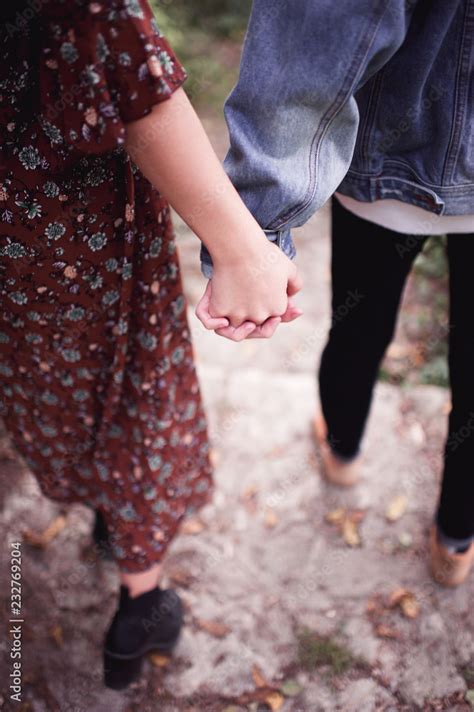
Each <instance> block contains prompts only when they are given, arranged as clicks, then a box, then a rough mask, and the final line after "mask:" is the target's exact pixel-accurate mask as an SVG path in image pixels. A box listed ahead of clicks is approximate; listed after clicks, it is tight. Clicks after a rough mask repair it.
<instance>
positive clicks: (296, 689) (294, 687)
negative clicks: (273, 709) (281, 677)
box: [280, 680, 303, 697]
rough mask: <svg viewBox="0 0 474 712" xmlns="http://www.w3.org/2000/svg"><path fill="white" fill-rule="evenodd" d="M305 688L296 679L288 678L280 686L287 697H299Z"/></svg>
mask: <svg viewBox="0 0 474 712" xmlns="http://www.w3.org/2000/svg"><path fill="white" fill-rule="evenodd" d="M302 690H303V688H302V687H301V685H300V684H299V682H297V681H296V680H287V681H286V682H285V683H284V684H283V685H282V686H281V688H280V691H281V692H282V693H283V694H284V695H285V697H297V696H298V695H299V694H300V692H302Z"/></svg>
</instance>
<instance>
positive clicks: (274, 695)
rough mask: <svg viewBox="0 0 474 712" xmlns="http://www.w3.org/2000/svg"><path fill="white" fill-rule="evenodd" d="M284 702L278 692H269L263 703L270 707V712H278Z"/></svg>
mask: <svg viewBox="0 0 474 712" xmlns="http://www.w3.org/2000/svg"><path fill="white" fill-rule="evenodd" d="M284 701H285V698H284V697H283V695H282V694H281V693H280V692H270V693H269V694H268V695H267V696H266V697H265V702H266V703H267V705H268V706H269V707H270V709H271V711H272V712H278V710H279V709H281V707H282V706H283V703H284Z"/></svg>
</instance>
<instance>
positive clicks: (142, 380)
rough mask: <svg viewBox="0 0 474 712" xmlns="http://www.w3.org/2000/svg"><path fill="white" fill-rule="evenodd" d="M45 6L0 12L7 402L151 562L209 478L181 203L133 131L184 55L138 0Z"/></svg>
mask: <svg viewBox="0 0 474 712" xmlns="http://www.w3.org/2000/svg"><path fill="white" fill-rule="evenodd" d="M36 20H37V21H35V22H34V23H30V24H29V25H28V28H27V29H26V30H25V31H24V32H23V33H22V36H21V37H18V36H17V35H15V36H12V37H9V36H8V33H7V32H6V31H5V29H2V30H0V33H3V35H4V36H3V37H2V48H3V49H2V55H3V57H2V59H3V61H2V69H1V70H0V133H1V136H0V141H1V148H0V297H1V311H0V377H1V380H0V414H1V416H2V417H3V418H4V420H5V423H6V426H7V428H8V430H9V433H10V434H11V437H12V439H13V441H14V443H15V445H16V447H17V449H18V450H19V452H20V453H21V454H22V455H23V457H24V459H25V461H26V462H27V464H28V465H29V467H30V468H31V470H32V471H33V473H34V474H35V475H36V477H37V479H38V481H39V484H40V487H41V489H42V491H43V492H44V493H45V494H46V495H47V496H48V497H50V498H52V499H55V500H58V501H61V502H82V503H84V504H88V505H90V506H92V507H94V508H100V509H101V510H102V512H103V514H104V516H105V519H106V522H107V525H108V527H109V530H110V533H111V539H112V543H113V551H114V555H115V558H116V560H117V562H118V565H119V567H120V568H121V570H123V571H128V572H138V571H143V570H145V569H147V568H148V567H149V566H151V565H152V564H153V563H155V562H157V561H159V560H160V559H161V558H162V556H163V554H164V552H165V551H166V548H167V546H168V544H169V543H170V541H171V539H172V538H173V536H174V534H175V532H176V530H177V527H178V526H179V524H180V522H181V520H182V518H183V517H184V516H185V514H186V513H189V512H190V511H193V510H195V509H197V508H198V507H200V506H202V505H203V504H204V503H205V502H207V501H208V500H209V498H210V495H211V491H212V478H211V470H210V465H209V459H208V449H209V446H208V440H207V432H206V421H205V416H204V413H203V409H202V405H201V399H200V393H199V386H198V382H197V378H196V373H195V367H194V362H193V352H192V346H191V341H190V334H189V329H188V324H187V320H186V304H185V299H184V297H183V293H182V287H181V281H180V273H179V264H178V259H177V255H176V249H175V243H174V235H173V230H172V225H171V221H170V212H169V208H168V205H167V203H166V202H165V200H164V199H163V198H162V197H161V196H160V195H159V194H158V193H157V192H156V191H155V190H154V189H153V188H152V186H151V185H150V183H149V182H148V181H147V180H146V179H145V178H144V177H143V175H142V174H141V173H140V172H139V170H138V169H137V168H136V167H135V166H134V165H133V164H132V163H131V161H130V159H129V157H128V155H127V154H126V152H125V151H124V148H123V143H124V135H125V124H126V123H127V122H129V121H132V120H135V119H138V118H140V117H142V116H145V115H146V114H147V113H148V112H149V111H151V109H152V107H153V105H154V104H156V103H158V102H160V101H163V100H166V99H167V98H168V97H169V96H170V95H171V93H172V92H173V91H174V90H175V89H177V88H178V87H179V86H180V85H181V84H182V82H183V81H184V79H185V73H184V71H183V69H182V67H181V66H180V64H179V62H178V60H177V58H176V57H175V56H174V54H173V52H172V50H171V49H170V47H169V46H168V44H167V42H166V40H165V39H164V38H163V37H162V35H161V34H160V32H159V30H158V28H157V27H156V24H155V21H154V19H153V16H152V14H151V11H150V8H149V6H148V4H147V3H146V2H144V1H143V0H113V1H112V2H103V3H94V2H93V3H85V2H81V1H79V2H78V1H77V0H76V1H75V2H71V3H69V2H68V3H65V2H60V1H59V2H54V3H53V2H45V3H43V4H42V9H41V10H40V12H39V15H38V18H36Z"/></svg>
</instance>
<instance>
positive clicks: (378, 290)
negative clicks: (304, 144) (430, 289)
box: [319, 199, 474, 540]
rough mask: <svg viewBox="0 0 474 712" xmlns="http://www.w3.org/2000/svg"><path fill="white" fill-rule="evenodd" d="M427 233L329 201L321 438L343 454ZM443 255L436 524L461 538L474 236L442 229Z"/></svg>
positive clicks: (470, 460) (473, 524)
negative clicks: (387, 224)
mask: <svg viewBox="0 0 474 712" xmlns="http://www.w3.org/2000/svg"><path fill="white" fill-rule="evenodd" d="M426 239H427V238H426V237H424V236H418V235H406V234H402V233H397V232H394V231H392V230H387V229H385V228H383V227H379V226H378V225H375V224H373V223H371V222H368V221H366V220H363V219H362V218H359V217H357V216H355V215H353V214H352V213H350V212H349V211H347V210H345V209H344V208H343V207H342V206H341V205H340V203H339V202H338V201H337V200H336V199H333V205H332V265H331V267H332V325H331V330H330V333H329V340H328V343H327V345H326V348H325V350H324V352H323V355H322V359H321V366H320V372H319V382H320V393H321V404H322V409H323V415H324V418H325V420H326V423H327V426H328V433H329V437H328V440H329V442H330V444H331V446H332V448H333V450H334V452H335V453H336V454H338V455H340V456H341V457H343V458H347V459H350V458H351V457H353V456H354V455H356V454H357V452H358V449H359V445H360V441H361V438H362V434H363V431H364V427H365V423H366V419H367V416H368V413H369V408H370V403H371V399H372V392H373V388H374V384H375V381H376V379H377V375H378V370H379V366H380V362H381V360H382V358H383V355H384V353H385V350H386V348H387V346H388V345H389V343H390V341H391V339H392V337H393V332H394V329H395V323H396V318H397V312H398V308H399V305H400V299H401V295H402V292H403V288H404V285H405V282H406V279H407V276H408V274H409V272H410V269H411V267H412V265H413V262H414V260H415V258H416V256H417V255H418V254H419V252H420V251H421V249H422V248H423V245H424V243H425V241H426ZM448 259H449V271H450V317H449V371H450V382H451V389H452V404H453V408H452V411H451V414H450V417H449V434H448V439H447V442H446V447H445V457H444V473H443V483H442V490H441V498H440V505H439V510H438V524H439V526H440V528H441V530H442V532H443V533H444V534H445V535H446V536H447V537H450V538H453V539H458V540H465V539H469V538H470V537H472V536H473V535H474V234H469V235H466V234H463V235H457V234H456V235H449V236H448ZM439 336H440V338H442V336H443V335H442V334H440V335H439Z"/></svg>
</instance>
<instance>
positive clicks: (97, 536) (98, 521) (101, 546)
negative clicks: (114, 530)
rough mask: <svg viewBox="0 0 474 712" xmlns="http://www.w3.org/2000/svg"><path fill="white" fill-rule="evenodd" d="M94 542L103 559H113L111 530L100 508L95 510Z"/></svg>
mask: <svg viewBox="0 0 474 712" xmlns="http://www.w3.org/2000/svg"><path fill="white" fill-rule="evenodd" d="M92 538H93V540H94V544H95V545H96V547H97V548H98V551H99V553H100V555H101V557H102V558H103V559H113V556H112V547H111V545H110V539H109V532H108V530H107V525H106V523H105V519H104V517H103V515H102V513H101V511H100V510H99V509H96V510H95V520H94V528H93V530H92Z"/></svg>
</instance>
